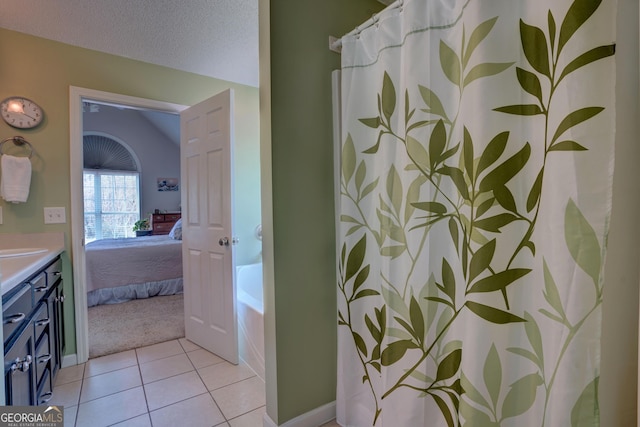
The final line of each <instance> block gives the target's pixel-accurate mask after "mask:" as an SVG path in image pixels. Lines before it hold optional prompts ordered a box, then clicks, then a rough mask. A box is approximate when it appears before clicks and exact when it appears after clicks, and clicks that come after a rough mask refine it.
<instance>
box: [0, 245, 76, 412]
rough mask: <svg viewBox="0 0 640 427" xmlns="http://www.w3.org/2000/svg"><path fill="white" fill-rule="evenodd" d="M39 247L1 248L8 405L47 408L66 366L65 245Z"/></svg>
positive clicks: (5, 384)
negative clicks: (63, 269)
mask: <svg viewBox="0 0 640 427" xmlns="http://www.w3.org/2000/svg"><path fill="white" fill-rule="evenodd" d="M3 240H4V239H3ZM56 242H57V243H56ZM4 243H5V244H6V242H4ZM39 243H40V244H39V245H38V246H32V247H26V246H20V247H16V248H14V249H11V248H2V247H0V272H1V273H2V277H1V278H0V285H1V288H2V317H3V328H2V335H3V343H4V378H3V379H4V394H5V402H6V405H20V406H23V405H42V404H46V402H48V401H49V400H50V399H51V398H52V396H53V384H54V379H55V376H56V374H57V372H58V370H59V369H60V367H61V366H62V358H63V355H64V348H65V338H64V299H65V297H64V290H63V280H62V260H61V258H60V254H61V253H62V252H63V250H64V243H63V240H60V239H55V240H54V242H53V243H52V242H50V241H47V240H42V241H40V242H39ZM12 250H13V251H15V253H11V251H12ZM29 250H31V253H26V252H28V251H29ZM21 251H22V254H21ZM7 254H9V255H7Z"/></svg>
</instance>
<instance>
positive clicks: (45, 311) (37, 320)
mask: <svg viewBox="0 0 640 427" xmlns="http://www.w3.org/2000/svg"><path fill="white" fill-rule="evenodd" d="M49 323H51V317H49V306H48V305H47V302H46V301H43V302H41V303H40V304H39V305H38V309H37V310H36V314H35V316H34V317H33V325H34V327H35V337H36V342H38V341H40V336H41V335H42V333H43V332H45V331H47V330H48V329H49V328H48V325H49Z"/></svg>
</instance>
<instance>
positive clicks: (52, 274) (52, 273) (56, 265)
mask: <svg viewBox="0 0 640 427" xmlns="http://www.w3.org/2000/svg"><path fill="white" fill-rule="evenodd" d="M44 272H45V274H46V275H47V286H48V287H49V288H50V287H51V286H53V285H54V284H55V283H56V282H57V281H58V280H60V279H61V278H62V260H61V259H60V258H58V259H57V260H55V261H54V262H53V264H51V265H50V266H49V267H47V268H46V270H45V271H44Z"/></svg>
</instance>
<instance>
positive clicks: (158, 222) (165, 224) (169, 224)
mask: <svg viewBox="0 0 640 427" xmlns="http://www.w3.org/2000/svg"><path fill="white" fill-rule="evenodd" d="M181 215H182V214H181V213H180V212H176V213H163V214H153V215H151V229H152V230H153V234H169V232H170V231H171V229H172V228H173V226H174V225H175V223H176V222H178V220H179V219H180V217H181Z"/></svg>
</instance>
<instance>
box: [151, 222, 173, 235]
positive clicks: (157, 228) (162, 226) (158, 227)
mask: <svg viewBox="0 0 640 427" xmlns="http://www.w3.org/2000/svg"><path fill="white" fill-rule="evenodd" d="M172 227H173V223H172V222H158V223H155V224H153V232H154V234H163V233H164V234H166V233H168V232H170V231H171V228H172Z"/></svg>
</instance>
